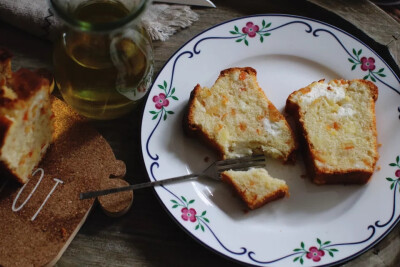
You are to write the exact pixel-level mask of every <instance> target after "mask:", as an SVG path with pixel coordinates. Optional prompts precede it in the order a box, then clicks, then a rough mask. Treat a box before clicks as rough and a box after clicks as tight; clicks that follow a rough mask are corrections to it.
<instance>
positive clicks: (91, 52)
mask: <svg viewBox="0 0 400 267" xmlns="http://www.w3.org/2000/svg"><path fill="white" fill-rule="evenodd" d="M128 13H129V11H128V10H127V9H126V8H125V7H124V6H123V5H122V4H121V3H119V2H114V1H89V2H85V3H84V4H83V5H81V6H78V7H77V8H76V10H75V11H74V16H75V17H76V19H79V20H81V21H85V22H88V23H104V22H111V21H115V20H118V19H120V18H123V17H125V16H126V15H127V14H128ZM111 42H112V38H111V37H110V35H109V34H102V33H86V32H80V31H74V30H69V31H66V32H65V33H64V34H63V36H62V38H60V39H59V40H58V42H57V43H56V44H55V48H54V66H55V77H56V82H57V86H58V88H59V89H60V91H61V94H62V96H63V98H64V100H65V101H66V102H67V103H68V104H70V105H71V106H72V107H73V108H74V109H75V110H76V111H78V112H79V113H80V114H82V115H84V116H86V117H89V118H94V119H113V118H116V117H119V116H121V115H123V114H125V113H127V112H129V111H131V110H132V109H133V108H134V107H135V105H136V104H137V101H136V100H131V99H129V98H127V97H126V96H125V95H124V94H121V92H120V91H121V90H117V85H118V84H121V77H122V80H123V86H124V88H125V89H124V90H137V87H138V86H139V83H140V82H141V81H142V80H143V78H144V75H145V74H146V72H147V71H146V70H147V68H148V64H149V62H148V59H147V58H146V56H145V54H144V53H143V51H142V50H141V49H140V48H139V47H138V46H137V44H135V43H134V42H133V41H132V40H130V39H128V38H122V39H120V40H119V42H118V43H117V44H116V45H115V49H114V50H113V52H112V53H114V58H115V57H117V58H118V59H119V60H120V62H123V63H124V64H123V67H124V69H123V71H122V72H123V73H122V74H121V69H118V68H117V67H116V65H115V62H113V60H112V55H111V52H110V45H111ZM121 75H123V76H121Z"/></svg>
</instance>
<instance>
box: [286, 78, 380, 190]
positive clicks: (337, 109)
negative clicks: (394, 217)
mask: <svg viewBox="0 0 400 267" xmlns="http://www.w3.org/2000/svg"><path fill="white" fill-rule="evenodd" d="M377 98H378V88H377V87H376V85H375V84H374V83H372V82H370V81H366V80H351V81H346V80H332V81H330V82H329V83H326V82H325V81H324V80H320V81H318V82H313V83H312V84H310V85H309V86H307V87H305V88H302V89H300V90H298V91H295V92H293V93H292V94H291V95H289V97H288V99H287V102H286V112H287V113H288V114H290V115H291V116H292V117H293V118H294V120H295V122H296V124H297V126H298V129H299V135H300V139H301V141H302V143H303V150H304V158H305V160H304V161H305V163H306V167H307V170H308V174H309V176H310V178H311V179H312V181H314V183H316V184H364V183H366V182H368V180H369V178H370V177H371V175H372V174H373V172H374V169H375V164H376V162H377V160H378V157H379V156H378V152H377V131H376V122H375V101H376V100H377Z"/></svg>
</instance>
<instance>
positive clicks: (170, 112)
mask: <svg viewBox="0 0 400 267" xmlns="http://www.w3.org/2000/svg"><path fill="white" fill-rule="evenodd" d="M167 113H168V114H175V113H174V112H173V111H170V110H168V111H167Z"/></svg>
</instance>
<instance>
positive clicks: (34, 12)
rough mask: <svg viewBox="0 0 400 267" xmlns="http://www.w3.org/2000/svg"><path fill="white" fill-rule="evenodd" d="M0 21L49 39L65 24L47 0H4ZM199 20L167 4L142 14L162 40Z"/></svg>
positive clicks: (155, 36)
mask: <svg viewBox="0 0 400 267" xmlns="http://www.w3.org/2000/svg"><path fill="white" fill-rule="evenodd" d="M0 20H2V21H4V22H7V23H9V24H11V25H13V26H15V27H17V28H20V29H22V30H25V31H27V32H30V33H31V34H33V35H36V36H39V37H42V38H46V39H49V40H54V39H55V37H56V36H57V32H58V29H59V28H60V27H61V25H62V22H61V21H60V20H59V19H58V18H57V17H56V16H54V14H53V13H52V12H51V10H50V9H49V6H48V2H47V0H1V1H0ZM196 20H198V15H197V13H195V12H194V11H192V10H191V9H190V7H188V6H182V5H166V4H153V5H151V6H150V7H149V8H148V10H147V11H146V13H145V14H144V15H143V17H142V23H143V25H144V27H145V28H146V30H147V31H148V32H149V34H150V36H151V38H152V39H153V40H161V41H165V40H166V39H168V37H169V36H171V35H172V34H174V33H175V32H176V31H177V30H179V29H181V28H185V27H188V26H190V25H191V24H192V23H193V22H194V21H196Z"/></svg>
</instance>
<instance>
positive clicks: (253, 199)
mask: <svg viewBox="0 0 400 267" xmlns="http://www.w3.org/2000/svg"><path fill="white" fill-rule="evenodd" d="M221 179H222V181H223V182H225V183H227V184H229V185H230V186H231V187H232V188H233V190H234V191H235V192H236V193H237V194H238V195H239V197H240V198H241V199H242V200H243V201H244V202H245V203H246V205H247V207H248V208H249V209H252V210H254V209H257V208H259V207H262V206H264V205H265V204H267V203H269V202H272V201H274V200H277V199H280V198H283V197H288V196H289V188H288V187H287V185H284V186H280V187H279V188H278V189H277V190H274V191H272V192H270V193H268V194H264V195H260V194H250V195H248V194H247V193H248V192H247V190H249V189H248V188H245V187H241V186H240V185H239V184H238V183H236V182H235V181H234V178H233V177H232V176H231V175H229V173H228V172H222V173H221Z"/></svg>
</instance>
